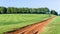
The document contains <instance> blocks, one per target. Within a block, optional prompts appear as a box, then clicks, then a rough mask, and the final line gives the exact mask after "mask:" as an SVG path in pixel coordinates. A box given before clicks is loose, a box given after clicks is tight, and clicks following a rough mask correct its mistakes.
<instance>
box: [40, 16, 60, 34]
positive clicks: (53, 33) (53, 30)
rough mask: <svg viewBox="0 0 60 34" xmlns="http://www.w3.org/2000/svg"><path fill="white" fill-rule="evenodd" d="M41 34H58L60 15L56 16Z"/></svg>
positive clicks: (59, 32)
mask: <svg viewBox="0 0 60 34" xmlns="http://www.w3.org/2000/svg"><path fill="white" fill-rule="evenodd" d="M41 34H60V16H57V17H56V18H55V19H54V20H53V21H52V22H51V23H50V24H49V25H48V26H46V27H45V29H44V30H43V31H42V33H41Z"/></svg>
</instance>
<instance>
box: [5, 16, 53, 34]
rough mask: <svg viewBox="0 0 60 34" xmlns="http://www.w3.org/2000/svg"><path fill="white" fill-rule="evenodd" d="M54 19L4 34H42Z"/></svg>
mask: <svg viewBox="0 0 60 34" xmlns="http://www.w3.org/2000/svg"><path fill="white" fill-rule="evenodd" d="M53 18H54V17H51V18H49V19H47V20H44V21H42V22H38V23H36V24H33V25H30V26H27V27H24V28H22V29H18V30H15V31H11V32H6V33H4V34H40V33H41V31H42V30H43V28H44V27H45V26H47V25H48V24H49V23H50V22H51V21H52V19H53Z"/></svg>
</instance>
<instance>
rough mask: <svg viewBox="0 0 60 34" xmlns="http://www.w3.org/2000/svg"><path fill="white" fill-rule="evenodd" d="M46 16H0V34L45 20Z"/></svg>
mask: <svg viewBox="0 0 60 34" xmlns="http://www.w3.org/2000/svg"><path fill="white" fill-rule="evenodd" d="M48 17H49V16H48V15H46V14H0V34H2V33H3V32H6V31H11V30H14V29H17V28H21V27H23V26H26V25H30V24H34V23H36V22H39V21H42V20H45V19H47V18H48Z"/></svg>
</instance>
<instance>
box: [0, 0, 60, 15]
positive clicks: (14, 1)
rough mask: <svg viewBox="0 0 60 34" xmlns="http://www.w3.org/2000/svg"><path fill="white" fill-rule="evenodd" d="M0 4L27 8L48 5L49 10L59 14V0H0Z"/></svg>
mask: <svg viewBox="0 0 60 34" xmlns="http://www.w3.org/2000/svg"><path fill="white" fill-rule="evenodd" d="M0 6H3V7H28V8H41V7H48V8H49V9H50V10H56V11H57V12H58V13H59V14H60V0H0Z"/></svg>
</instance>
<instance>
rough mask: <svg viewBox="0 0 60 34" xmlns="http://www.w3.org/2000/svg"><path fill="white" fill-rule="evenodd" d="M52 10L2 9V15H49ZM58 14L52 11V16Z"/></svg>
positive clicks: (0, 8)
mask: <svg viewBox="0 0 60 34" xmlns="http://www.w3.org/2000/svg"><path fill="white" fill-rule="evenodd" d="M49 12H50V10H49V9H48V8H47V7H45V8H16V7H8V8H6V7H0V14H48V13H49ZM55 13H57V12H56V11H55V10H51V14H55Z"/></svg>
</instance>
